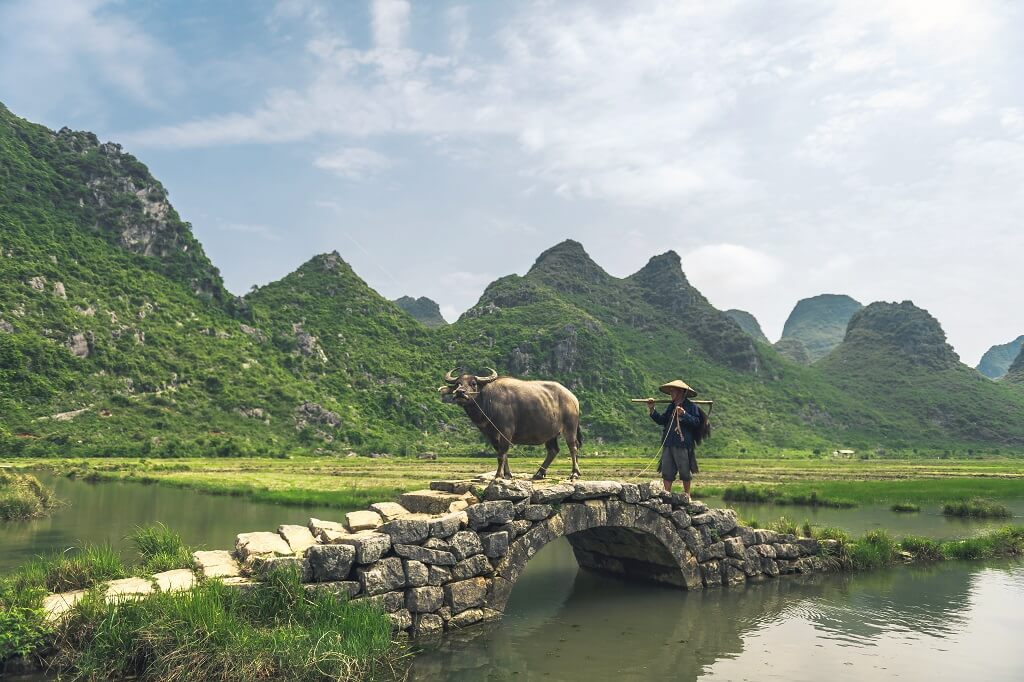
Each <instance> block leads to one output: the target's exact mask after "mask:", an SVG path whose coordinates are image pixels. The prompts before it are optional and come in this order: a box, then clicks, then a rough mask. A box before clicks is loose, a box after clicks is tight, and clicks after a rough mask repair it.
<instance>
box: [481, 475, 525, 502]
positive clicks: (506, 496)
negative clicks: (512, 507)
mask: <svg viewBox="0 0 1024 682" xmlns="http://www.w3.org/2000/svg"><path fill="white" fill-rule="evenodd" d="M531 495H533V483H532V482H530V481H524V480H521V479H515V478H514V479H512V480H506V479H502V478H496V479H494V480H492V481H491V482H490V483H489V484H487V487H486V488H485V489H484V500H487V501H491V500H511V501H513V502H518V501H519V500H528V499H530V496H531Z"/></svg>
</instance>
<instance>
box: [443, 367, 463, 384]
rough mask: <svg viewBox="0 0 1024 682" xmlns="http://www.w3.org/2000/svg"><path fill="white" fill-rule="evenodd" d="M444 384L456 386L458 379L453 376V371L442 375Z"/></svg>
mask: <svg viewBox="0 0 1024 682" xmlns="http://www.w3.org/2000/svg"><path fill="white" fill-rule="evenodd" d="M444 383H446V384H457V383H459V377H458V376H457V375H456V374H455V370H454V369H453V370H451V371H450V372H448V373H447V374H445V375H444Z"/></svg>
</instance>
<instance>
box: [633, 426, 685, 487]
mask: <svg viewBox="0 0 1024 682" xmlns="http://www.w3.org/2000/svg"><path fill="white" fill-rule="evenodd" d="M673 419H674V420H675V422H676V427H677V428H678V426H679V415H673ZM671 433H672V427H671V426H669V427H668V428H667V429H665V437H664V438H662V439H661V447H660V448H658V453H657V454H656V455H655V456H654V459H652V460H651V461H650V462H648V463H647V466H645V467H644V468H643V469H642V470H641V471H640V473H639V474H637V475H636V476H634V477H633V478H631V479H629V481H630V482H631V483H635V482H636V481H639V480H640V479H642V478H643V477H644V474H646V473H647V472H648V471H650V470H651V466H653V465H654V463H655V462H657V461H658V460H659V459H661V453H663V452H664V451H665V443H666V442H667V441H668V437H669V434H671Z"/></svg>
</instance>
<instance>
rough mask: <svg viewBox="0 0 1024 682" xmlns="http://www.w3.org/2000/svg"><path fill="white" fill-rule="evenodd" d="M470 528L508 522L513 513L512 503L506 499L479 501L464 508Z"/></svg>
mask: <svg viewBox="0 0 1024 682" xmlns="http://www.w3.org/2000/svg"><path fill="white" fill-rule="evenodd" d="M466 515H467V516H468V518H469V526H470V528H474V529H480V528H485V527H487V526H489V525H492V524H494V525H500V524H502V523H508V522H509V521H511V520H512V518H513V516H514V515H515V510H514V508H513V505H512V503H511V502H510V501H508V500H494V501H491V502H480V503H479V504H474V505H472V506H471V507H469V508H467V509H466Z"/></svg>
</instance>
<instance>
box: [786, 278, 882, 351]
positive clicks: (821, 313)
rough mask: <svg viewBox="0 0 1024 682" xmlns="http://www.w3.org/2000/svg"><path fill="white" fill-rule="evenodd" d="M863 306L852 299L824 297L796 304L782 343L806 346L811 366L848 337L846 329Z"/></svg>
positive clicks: (824, 295)
mask: <svg viewBox="0 0 1024 682" xmlns="http://www.w3.org/2000/svg"><path fill="white" fill-rule="evenodd" d="M861 307H862V306H861V304H860V303H858V302H857V301H855V300H854V299H852V298H850V297H849V296H844V295H837V294H822V295H820V296H814V297H812V298H805V299H803V300H801V301H799V302H797V304H796V307H795V308H793V312H792V313H790V314H789V318H788V319H787V320H786V324H785V326H784V327H783V329H782V338H783V339H795V340H797V341H799V342H800V343H802V344H803V346H804V348H805V349H806V350H807V355H808V357H809V358H810V360H811V362H814V361H815V360H818V359H819V358H822V357H824V356H825V355H827V354H828V353H829V351H831V350H832V349H833V348H835V347H836V346H838V345H839V343H840V342H841V341H842V340H843V337H844V336H845V335H846V325H847V323H848V322H849V321H850V318H851V317H852V316H853V314H854V313H855V312H857V311H858V310H860V309H861Z"/></svg>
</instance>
